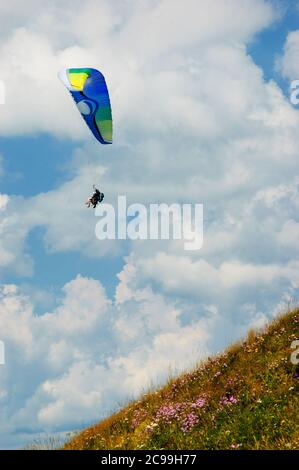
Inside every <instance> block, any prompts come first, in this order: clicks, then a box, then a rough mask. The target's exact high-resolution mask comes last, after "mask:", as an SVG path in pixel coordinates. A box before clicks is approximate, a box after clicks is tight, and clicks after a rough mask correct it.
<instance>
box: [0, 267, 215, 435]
mask: <svg viewBox="0 0 299 470" xmlns="http://www.w3.org/2000/svg"><path fill="white" fill-rule="evenodd" d="M126 271H127V270H126ZM122 277H123V278H124V277H125V274H123V276H122ZM124 282H126V279H124ZM0 309H1V317H0V331H1V338H2V340H3V341H4V342H5V347H6V357H7V360H6V365H5V366H3V372H4V373H3V374H1V382H0V383H1V390H2V392H3V393H2V394H1V421H2V422H3V423H4V428H3V431H2V432H4V433H5V432H7V429H8V428H11V429H14V430H17V429H18V427H20V426H21V427H24V426H25V425H26V428H27V432H34V431H35V430H37V429H39V428H40V427H42V428H43V429H49V430H57V429H66V428H67V427H68V426H73V427H74V426H79V425H82V424H83V423H84V422H87V421H89V420H94V419H97V418H99V417H102V416H103V415H104V414H107V413H109V410H110V409H112V408H113V407H115V404H116V403H117V400H121V399H122V400H124V399H127V398H128V397H129V396H131V395H136V393H138V392H140V391H141V390H142V388H144V387H146V386H147V385H149V383H150V381H151V380H152V381H160V380H161V379H162V378H166V376H167V374H168V373H169V367H172V368H173V369H181V368H182V367H186V366H188V365H190V364H191V363H194V362H195V360H197V357H198V356H199V355H200V354H203V353H204V352H207V350H208V349H207V348H208V340H209V336H210V334H211V332H210V328H211V327H212V325H213V322H214V318H213V319H211V318H210V319H208V320H207V321H204V320H203V319H200V318H199V319H197V320H196V321H193V322H189V323H188V324H184V322H182V320H181V315H182V311H181V309H180V308H179V307H176V306H175V305H174V304H173V302H171V301H168V300H167V299H165V298H163V297H162V296H161V295H159V294H155V293H154V292H153V291H151V289H150V288H148V289H147V290H140V291H139V292H138V291H137V290H136V291H135V293H134V297H132V298H130V299H127V300H124V299H123V302H122V303H121V304H118V305H116V304H115V303H111V301H110V300H109V299H108V298H107V296H106V293H105V291H104V289H103V287H102V285H101V284H100V282H98V281H96V280H94V279H87V278H83V277H80V276H78V277H77V278H76V279H74V280H73V281H71V282H69V283H68V284H67V285H66V286H65V287H64V298H63V300H62V303H61V305H59V306H58V307H57V308H56V309H55V310H53V311H52V312H49V313H44V314H43V315H40V316H36V315H34V313H33V311H34V306H33V305H32V304H31V302H30V301H29V299H28V298H27V297H26V296H24V295H22V294H21V293H20V292H19V291H18V289H17V287H16V286H14V285H5V286H2V288H1V295H0ZM123 324H124V325H125V328H123V327H122V325H123ZM131 332H132V334H131ZM141 339H142V341H140V340H141ZM174 347H175V352H174ZM16 370H17V371H18V376H17V377H16V376H15V371H16ZM25 376H30V377H31V380H30V382H28V381H27V380H24V378H25ZM13 390H14V391H13ZM25 423H26V424H25ZM2 438H4V436H3V435H2Z"/></svg>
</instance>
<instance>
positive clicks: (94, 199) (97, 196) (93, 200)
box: [85, 186, 104, 209]
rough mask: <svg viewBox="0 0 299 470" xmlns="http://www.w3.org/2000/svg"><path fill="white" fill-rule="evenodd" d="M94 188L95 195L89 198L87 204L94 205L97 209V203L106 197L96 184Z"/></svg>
mask: <svg viewBox="0 0 299 470" xmlns="http://www.w3.org/2000/svg"><path fill="white" fill-rule="evenodd" d="M93 190H94V192H93V195H92V196H90V197H89V198H88V199H87V201H86V203H85V204H86V205H87V207H90V206H92V207H93V208H94V209H95V208H96V207H97V205H98V204H99V203H100V202H102V200H103V199H104V193H101V192H100V191H99V190H98V189H97V188H96V187H95V186H93Z"/></svg>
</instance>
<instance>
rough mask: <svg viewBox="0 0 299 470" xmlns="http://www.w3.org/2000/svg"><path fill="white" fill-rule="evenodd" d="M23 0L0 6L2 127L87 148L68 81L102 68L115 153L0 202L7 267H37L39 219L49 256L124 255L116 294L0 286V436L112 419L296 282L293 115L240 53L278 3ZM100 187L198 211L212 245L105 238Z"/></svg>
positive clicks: (258, 316)
mask: <svg viewBox="0 0 299 470" xmlns="http://www.w3.org/2000/svg"><path fill="white" fill-rule="evenodd" d="M18 3H19V2H13V3H10V7H9V8H8V7H7V6H6V4H5V5H4V4H3V5H1V6H0V18H1V19H0V25H1V28H0V35H1V39H2V40H1V46H0V66H1V70H2V73H3V77H2V78H3V80H4V81H5V84H6V88H7V101H6V104H5V107H3V108H1V114H0V133H1V135H5V136H19V135H26V134H27V135H33V134H35V133H40V132H47V133H50V134H51V135H53V136H56V137H67V138H69V139H74V140H77V141H81V140H88V139H90V135H89V131H88V129H87V128H85V127H84V125H82V122H81V117H80V116H79V113H77V112H76V109H75V108H74V105H73V103H72V100H71V99H70V97H69V96H68V95H67V92H66V90H64V89H63V87H62V86H61V84H60V82H59V81H58V80H57V77H56V73H57V71H58V70H59V69H60V68H61V67H62V66H68V65H73V66H81V65H87V64H93V65H94V66H96V67H99V68H100V69H101V70H103V71H104V73H105V74H106V75H107V79H108V84H109V88H110V91H111V98H112V104H113V117H114V127H115V144H114V145H113V146H111V147H110V148H109V149H106V148H105V151H104V150H103V148H102V147H99V146H98V144H97V143H95V142H92V141H91V143H90V144H86V145H84V146H82V147H81V148H80V149H76V150H75V151H74V154H73V156H72V159H70V160H71V161H70V168H71V169H72V170H73V176H72V178H70V179H69V180H68V181H67V182H64V183H62V184H61V185H60V186H59V187H57V188H56V189H55V190H52V191H49V192H47V193H41V194H37V195H35V196H33V197H30V198H23V197H15V196H13V195H10V196H9V197H8V196H7V195H4V194H2V195H0V215H1V220H0V239H1V242H0V267H1V273H9V274H10V273H12V272H13V273H15V274H17V275H21V276H30V275H31V274H32V272H33V270H34V264H33V260H32V259H31V257H30V253H28V251H27V247H26V240H27V238H28V234H30V232H31V230H33V229H34V228H35V227H44V229H45V236H44V242H45V247H46V249H47V250H48V251H50V252H55V251H60V252H66V251H73V252H75V253H80V254H81V255H85V256H90V257H92V258H96V257H104V256H106V255H108V254H109V255H111V254H113V255H119V254H128V253H130V255H129V256H128V257H127V259H126V264H125V266H124V269H123V271H122V272H121V273H120V274H119V275H118V278H119V284H118V286H117V289H116V295H115V301H114V302H111V301H110V300H109V299H108V298H107V296H106V293H105V291H104V289H103V287H102V285H101V283H100V282H98V281H97V280H94V279H87V278H83V277H81V276H78V277H76V278H75V279H74V280H72V281H70V282H69V283H68V284H66V285H65V287H64V288H63V294H64V297H63V300H62V301H61V302H60V303H59V305H58V306H56V307H53V308H50V307H49V311H48V312H45V313H44V314H43V315H41V316H35V315H34V314H33V312H34V307H35V305H34V299H37V301H38V296H37V294H38V293H37V292H35V293H34V292H33V293H32V295H31V298H28V295H25V292H26V289H21V290H18V289H17V288H16V287H15V286H6V287H4V288H3V289H2V291H1V297H0V308H1V310H0V312H1V314H0V326H1V329H0V337H1V339H4V340H5V342H6V346H7V358H8V359H7V361H8V362H7V365H6V366H5V374H3V375H1V377H0V390H1V393H0V397H1V398H0V400H1V405H2V406H1V407H0V410H1V411H0V418H1V420H2V421H3V422H4V424H5V425H4V427H3V435H2V439H4V438H5V434H6V435H10V433H12V432H15V431H18V430H20V429H24V427H25V426H26V427H27V430H28V432H29V431H30V432H35V431H36V430H38V429H40V428H43V429H49V430H53V429H54V430H55V429H57V428H59V429H66V428H69V427H72V426H73V427H74V426H79V425H80V424H82V423H83V422H85V421H88V420H95V419H97V418H99V417H101V416H102V413H106V412H107V413H109V408H110V407H113V406H114V405H115V403H117V401H118V400H122V399H124V398H126V397H127V396H128V395H130V394H133V393H137V392H138V389H140V388H141V387H145V386H146V385H147V384H148V383H149V382H150V380H156V379H159V380H162V379H164V378H165V375H166V374H167V373H168V366H171V367H172V368H174V369H176V368H182V367H186V366H188V365H189V364H190V363H191V362H194V361H196V360H198V359H199V358H200V357H202V355H204V354H205V353H206V352H207V351H214V350H218V349H221V348H222V347H223V346H225V345H227V343H228V342H229V341H232V340H233V339H236V338H238V337H239V336H240V334H241V333H245V331H246V330H247V328H248V327H249V326H250V325H261V324H263V323H264V322H265V320H266V319H267V318H268V316H269V315H270V312H272V311H273V308H274V305H276V304H277V303H278V302H279V301H281V299H285V298H286V296H288V295H292V294H293V293H294V290H295V289H296V288H298V285H299V280H298V274H297V273H298V260H297V253H298V251H297V243H296V237H297V231H298V230H297V225H298V206H299V196H298V180H297V179H296V176H295V175H296V174H297V170H298V152H297V148H298V144H297V140H298V124H299V117H298V116H299V115H298V112H297V110H296V109H294V108H293V107H292V106H291V105H290V103H289V102H288V101H287V99H286V98H285V97H284V95H283V93H282V91H281V90H280V89H279V87H278V86H277V84H276V83H275V82H274V81H270V82H265V80H264V78H263V74H262V71H261V70H260V69H259V68H258V67H257V66H256V65H255V64H254V63H253V61H252V59H251V57H250V56H249V55H248V54H247V49H246V46H247V44H248V42H249V41H251V40H252V38H253V37H254V35H255V34H256V33H257V32H258V31H260V30H262V29H263V28H266V27H267V26H269V25H271V23H272V22H273V21H274V20H275V18H276V17H277V12H276V11H275V10H274V7H273V6H271V4H270V2H265V1H262V0H250V1H249V0H232V1H229V2H228V1H220V0H219V1H217V2H216V1H215V2H210V1H205V0H202V1H200V2H199V1H195V0H186V1H185V2H183V3H182V2H180V1H175V0H171V1H170V0H161V1H154V0H153V1H150V0H146V1H143V2H139V3H138V4H137V3H136V2H133V1H131V0H130V1H128V2H121V1H116V2H113V4H112V2H108V1H104V0H103V1H102V0H101V1H94V0H89V1H86V2H84V3H82V2H79V1H77V0H74V1H73V2H70V1H68V0H65V1H64V2H61V1H59V2H58V1H54V2H51V3H47V8H44V6H41V3H40V2H37V1H36V0H29V1H28V2H27V3H26V8H24V7H22V6H20V5H18ZM33 13H34V14H33ZM296 41H297V36H296V33H293V35H290V36H289V39H288V44H287V45H286V53H285V57H284V62H283V67H284V68H283V70H284V73H285V75H287V76H291V75H292V74H294V73H295V72H296V67H297V65H294V64H295V62H294V57H295V55H296V47H297V43H296ZM28 51H30V53H28ZM24 89H25V92H24ZM16 110H17V112H16ZM2 111H5V112H2ZM4 157H5V158H7V156H4ZM41 158H42V157H41ZM95 175H96V176H95ZM94 178H97V181H98V180H99V181H100V182H101V184H103V186H104V187H103V188H102V189H103V191H104V192H105V194H106V200H107V202H115V200H116V195H117V194H126V195H127V199H128V203H129V202H143V203H149V202H160V201H163V202H169V203H172V202H181V201H183V202H185V201H187V202H203V203H204V206H205V234H204V246H203V249H202V250H201V251H199V252H193V253H188V254H186V252H184V251H183V247H182V243H180V242H165V243H164V242H159V241H157V242H153V243H150V242H149V243H143V242H141V243H136V244H120V243H118V242H107V243H106V242H101V243H99V241H98V240H97V239H96V238H95V236H94V227H95V223H96V219H95V218H94V216H93V213H92V212H90V211H87V209H86V208H85V207H84V201H85V199H86V197H87V194H86V191H88V190H89V188H90V185H91V184H92V183H94V182H95V181H94ZM106 188H107V190H106ZM297 238H298V237H297ZM34 261H36V262H38V259H37V260H34ZM76 274H77V273H76ZM27 292H29V290H28V289H27ZM265 292H267V295H266V296H265ZM2 337H3V338H2ZM16 371H17V374H16V373H15V372H16ZM27 377H29V378H30V380H28V379H27ZM120 384H121V385H120ZM12 387H13V390H14V391H15V392H14V394H13V393H12ZM8 397H9V398H8ZM26 438H28V436H26ZM7 442H8V441H7ZM3 445H5V444H3Z"/></svg>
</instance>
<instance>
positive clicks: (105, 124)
mask: <svg viewBox="0 0 299 470" xmlns="http://www.w3.org/2000/svg"><path fill="white" fill-rule="evenodd" d="M58 77H59V78H60V80H61V81H62V83H63V84H64V85H65V86H66V88H67V89H68V90H69V92H70V93H71V95H72V97H73V99H74V101H75V103H76V105H77V108H78V110H79V111H80V113H81V115H82V117H83V119H84V120H85V122H86V124H87V126H88V127H89V129H90V130H91V132H92V133H93V135H94V136H95V138H96V139H97V140H98V141H99V142H100V143H101V144H112V131H113V128H112V112H111V104H110V98H109V93H108V88H107V85H106V81H105V77H104V75H103V74H102V73H101V72H100V71H99V70H96V69H93V68H90V67H85V68H67V69H63V70H62V71H60V72H59V74H58ZM103 199H104V194H103V193H101V192H100V191H99V190H98V189H96V188H95V186H94V193H93V195H92V196H91V197H90V198H89V199H88V200H87V202H86V205H87V207H90V206H91V205H92V207H93V208H94V209H95V208H96V206H97V204H98V203H100V202H102V200H103Z"/></svg>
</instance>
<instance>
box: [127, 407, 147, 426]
mask: <svg viewBox="0 0 299 470" xmlns="http://www.w3.org/2000/svg"><path fill="white" fill-rule="evenodd" d="M146 416H147V411H146V410H135V411H134V412H133V419H132V423H131V424H132V427H133V428H137V427H138V426H139V424H140V423H141V421H142V420H143V419H144V418H146Z"/></svg>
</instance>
